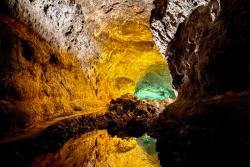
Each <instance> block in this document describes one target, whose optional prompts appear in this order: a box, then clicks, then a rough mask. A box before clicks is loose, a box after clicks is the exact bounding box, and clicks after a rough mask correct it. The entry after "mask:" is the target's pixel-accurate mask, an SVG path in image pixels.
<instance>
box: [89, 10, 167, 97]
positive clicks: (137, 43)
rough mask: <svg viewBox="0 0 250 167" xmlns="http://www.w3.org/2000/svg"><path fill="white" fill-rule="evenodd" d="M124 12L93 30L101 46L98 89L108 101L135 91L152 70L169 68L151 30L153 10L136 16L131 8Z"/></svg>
mask: <svg viewBox="0 0 250 167" xmlns="http://www.w3.org/2000/svg"><path fill="white" fill-rule="evenodd" d="M121 12H122V11H121ZM122 13H123V14H120V15H118V18H116V19H110V20H108V23H107V24H105V25H104V26H103V27H100V28H98V29H95V32H94V33H93V34H94V37H95V39H96V41H98V43H99V45H100V47H101V53H100V60H99V62H98V64H97V68H96V89H97V91H96V92H97V97H98V98H100V99H102V100H104V101H109V100H110V99H112V98H117V97H120V96H121V95H123V94H126V93H130V94H133V93H134V91H135V87H136V84H137V82H138V81H139V80H140V79H141V78H143V76H144V75H145V74H147V73H148V72H150V71H167V64H166V62H165V59H164V58H163V56H162V55H161V54H160V53H159V52H158V50H157V49H156V47H155V44H154V42H153V39H152V35H151V32H150V30H149V20H148V19H149V13H147V12H146V11H145V12H142V13H140V14H139V15H135V10H132V11H131V9H128V10H125V11H123V12H122ZM119 16H120V17H119Z"/></svg>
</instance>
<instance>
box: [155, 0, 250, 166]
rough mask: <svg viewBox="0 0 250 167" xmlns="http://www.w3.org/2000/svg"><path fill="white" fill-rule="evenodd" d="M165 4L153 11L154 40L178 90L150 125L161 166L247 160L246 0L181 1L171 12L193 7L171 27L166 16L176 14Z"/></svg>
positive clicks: (234, 163)
mask: <svg viewBox="0 0 250 167" xmlns="http://www.w3.org/2000/svg"><path fill="white" fill-rule="evenodd" d="M171 2H172V1H164V0H159V1H156V2H155V3H156V4H158V6H156V9H155V10H154V11H153V13H152V16H151V17H152V18H151V21H152V22H151V24H152V29H153V32H154V36H155V37H154V39H155V40H156V43H157V44H158V47H159V48H161V50H162V52H163V53H164V55H165V56H166V58H167V60H168V64H169V68H170V72H171V74H172V76H173V85H174V87H175V88H176V89H177V90H178V98H177V100H176V101H175V102H174V103H173V104H171V105H169V106H168V107H167V108H166V110H164V111H163V112H162V113H161V114H160V115H159V117H158V118H157V119H156V120H155V125H154V126H153V128H152V129H154V130H155V131H154V133H153V136H154V135H155V137H156V138H157V150H158V151H159V152H160V155H159V157H160V160H161V164H162V166H173V167H182V166H183V167H185V166H193V167H196V166H197V167H198V166H204V167H206V166H248V149H247V148H248V146H249V136H248V133H249V127H248V123H249V119H248V118H249V85H248V84H249V81H248V76H249V69H248V62H249V61H248V36H249V35H248V34H249V32H248V31H249V29H248V28H249V27H248V20H247V18H248V14H249V11H248V7H247V6H248V2H247V1H246V0H243V1H236V0H233V1H227V0H221V1H217V0H211V1H207V3H206V4H204V5H202V6H199V7H195V8H192V9H191V10H187V9H185V7H187V6H185V5H184V6H181V3H182V2H179V5H180V6H179V7H177V8H175V9H176V11H177V13H178V11H179V9H185V10H187V11H190V12H191V13H190V14H189V15H187V16H185V17H183V19H181V20H182V23H180V24H179V26H178V28H177V31H176V28H175V29H173V28H171V27H169V26H167V25H168V24H171V23H172V21H171V19H168V20H166V19H165V18H169V16H171V15H173V13H175V11H172V10H170V8H171ZM183 2H185V1H183ZM189 2H190V4H191V1H189ZM183 4H185V3H183ZM157 20H158V21H157ZM172 20H173V21H174V20H175V18H172ZM174 23H175V24H174V25H176V21H174ZM161 25H165V27H164V26H162V27H161ZM157 26H158V27H157ZM174 27H175V26H174ZM175 31H176V34H175ZM156 33H158V34H156ZM168 34H175V35H174V36H171V35H170V37H169V38H166V36H167V35H168ZM171 38H173V39H172V40H171V41H170V39H171ZM169 41H170V42H169Z"/></svg>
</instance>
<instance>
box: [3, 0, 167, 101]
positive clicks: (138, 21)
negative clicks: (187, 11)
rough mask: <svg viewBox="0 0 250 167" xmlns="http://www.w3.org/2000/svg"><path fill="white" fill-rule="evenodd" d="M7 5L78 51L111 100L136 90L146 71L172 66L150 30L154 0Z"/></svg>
mask: <svg viewBox="0 0 250 167" xmlns="http://www.w3.org/2000/svg"><path fill="white" fill-rule="evenodd" d="M5 4H7V8H8V9H9V13H10V14H11V16H14V17H15V18H17V19H19V20H20V21H21V22H23V23H25V24H26V25H28V26H29V27H31V28H32V29H33V30H34V31H35V32H36V33H37V34H38V35H39V36H41V37H42V38H43V39H45V40H46V41H47V42H48V43H49V44H50V45H51V46H52V47H53V48H55V49H59V50H63V52H69V53H72V54H74V55H75V56H76V57H77V59H78V60H79V61H80V62H81V66H82V69H83V71H84V74H85V76H86V78H87V80H88V84H89V85H90V86H91V89H93V90H94V91H95V92H96V96H97V97H98V98H99V99H101V100H103V101H105V102H106V103H108V102H109V101H110V100H111V99H112V98H117V97H120V96H121V95H123V94H125V93H131V94H133V93H134V91H135V87H136V83H137V82H138V81H139V80H140V79H141V78H142V77H143V76H144V75H145V74H146V73H148V72H150V71H153V70H165V71H166V70H167V69H168V68H167V66H166V61H165V60H164V58H163V57H162V56H161V54H160V53H159V52H158V49H157V48H156V47H155V44H154V41H153V40H152V35H151V32H150V30H149V17H150V12H151V10H152V8H153V1H152V0H143V1H124V0H111V1H110V0H105V1H96V0H88V1H81V0H74V1H72V0H65V1H62V0H51V1H44V0H43V1H38V0H33V1H30V0H17V1H12V0H5ZM165 82H169V81H165Z"/></svg>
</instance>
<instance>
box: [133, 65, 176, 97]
mask: <svg viewBox="0 0 250 167" xmlns="http://www.w3.org/2000/svg"><path fill="white" fill-rule="evenodd" d="M171 82H172V79H171V76H170V74H169V71H163V70H162V71H156V72H150V73H148V74H146V75H145V76H144V77H143V78H142V79H141V80H140V81H139V82H138V84H137V86H136V90H135V93H134V94H135V96H137V97H138V98H139V99H158V100H164V99H166V98H171V99H175V98H176V96H175V92H174V90H173V89H172V87H171Z"/></svg>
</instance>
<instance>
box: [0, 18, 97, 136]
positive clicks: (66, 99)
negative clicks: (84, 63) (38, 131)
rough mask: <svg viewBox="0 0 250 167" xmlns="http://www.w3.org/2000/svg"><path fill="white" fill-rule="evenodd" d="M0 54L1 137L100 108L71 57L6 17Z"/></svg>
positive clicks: (0, 33)
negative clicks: (41, 123) (35, 125)
mask: <svg viewBox="0 0 250 167" xmlns="http://www.w3.org/2000/svg"><path fill="white" fill-rule="evenodd" d="M17 27H18V28H17ZM0 55H1V59H0V64H1V70H0V76H1V77H0V110H1V112H0V122H1V123H0V124H1V125H0V129H1V135H2V134H3V133H4V132H6V131H8V130H9V132H10V133H13V132H14V130H15V128H23V127H25V126H28V125H31V124H32V123H35V122H37V121H44V120H49V119H52V118H55V117H58V116H65V115H68V114H73V113H78V112H87V111H88V108H91V107H95V108H96V107H97V106H96V105H95V104H98V105H100V104H101V103H100V102H98V99H96V96H95V93H94V91H93V90H91V89H90V87H89V86H88V84H87V80H86V78H85V76H84V74H83V71H82V69H81V66H80V63H79V61H78V60H77V59H76V58H75V57H74V56H73V55H70V54H66V53H62V52H58V51H55V50H54V49H52V48H51V47H50V46H48V45H47V43H46V42H45V41H43V40H41V39H40V38H39V37H37V35H36V34H34V33H33V32H32V31H30V30H29V29H28V28H26V26H24V25H23V24H21V23H20V22H18V21H16V20H14V19H11V18H8V17H1V18H0ZM94 103H95V104H94Z"/></svg>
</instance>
